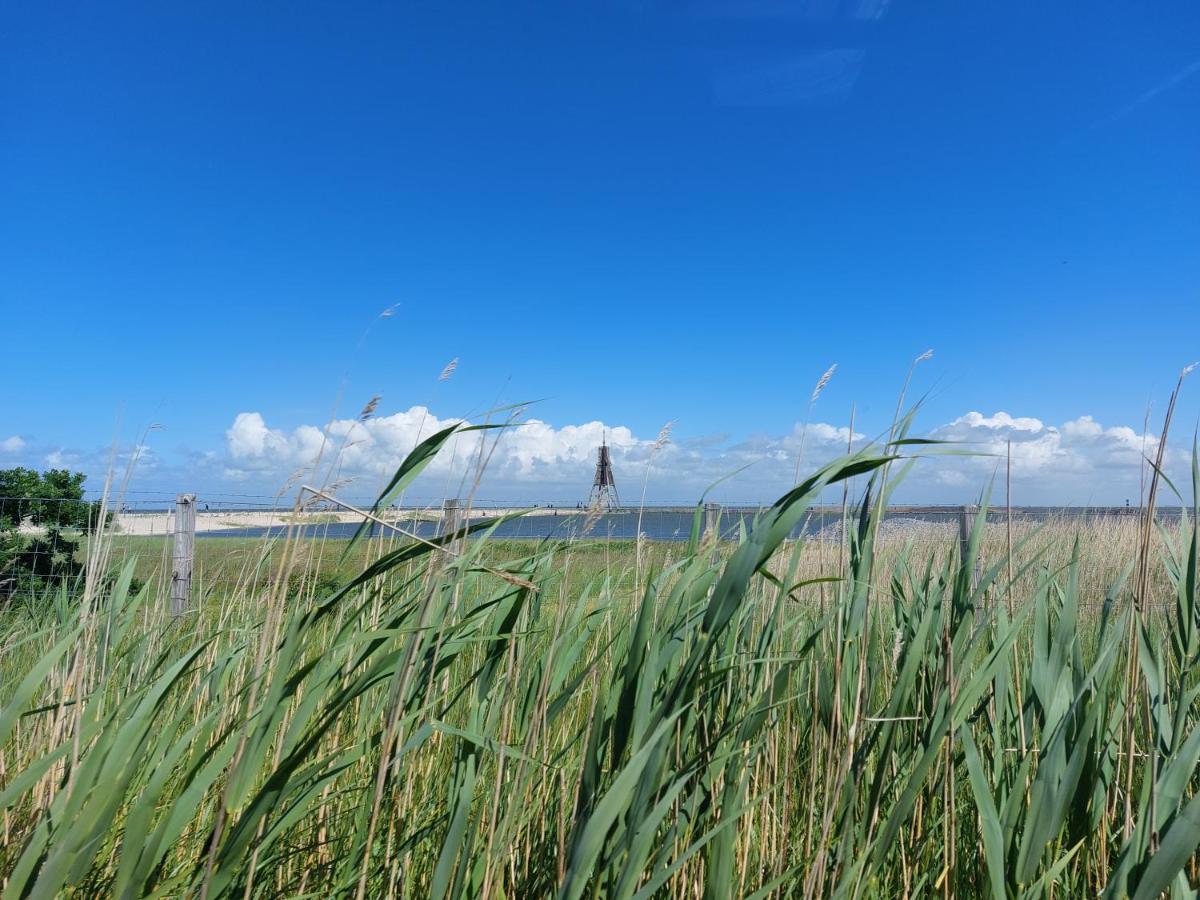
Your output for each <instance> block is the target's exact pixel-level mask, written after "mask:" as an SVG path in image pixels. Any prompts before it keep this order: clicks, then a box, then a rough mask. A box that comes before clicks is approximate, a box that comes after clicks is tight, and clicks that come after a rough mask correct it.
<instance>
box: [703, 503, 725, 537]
mask: <svg viewBox="0 0 1200 900" xmlns="http://www.w3.org/2000/svg"><path fill="white" fill-rule="evenodd" d="M720 523H721V505H720V504H719V503H705V504H704V533H705V534H711V535H712V536H713V539H714V540H718V539H720V537H721V535H720V533H719V532H718V528H719V527H720Z"/></svg>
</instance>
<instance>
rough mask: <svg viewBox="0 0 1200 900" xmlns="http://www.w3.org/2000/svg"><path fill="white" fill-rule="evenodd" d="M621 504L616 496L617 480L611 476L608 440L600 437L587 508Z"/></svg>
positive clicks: (611, 506)
mask: <svg viewBox="0 0 1200 900" xmlns="http://www.w3.org/2000/svg"><path fill="white" fill-rule="evenodd" d="M620 505H621V501H620V499H619V498H618V497H617V482H616V479H614V478H613V467H612V457H611V456H609V453H608V441H607V440H606V439H605V438H601V439H600V446H599V447H598V448H597V449H596V477H595V478H593V479H592V493H591V494H590V495H589V496H588V508H589V509H616V508H617V507H618V506H620Z"/></svg>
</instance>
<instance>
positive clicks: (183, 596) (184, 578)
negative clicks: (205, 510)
mask: <svg viewBox="0 0 1200 900" xmlns="http://www.w3.org/2000/svg"><path fill="white" fill-rule="evenodd" d="M195 546H196V495H195V494H179V495H178V496H176V498H175V548H174V553H173V555H172V566H171V615H172V616H175V617H179V616H182V615H183V614H184V613H185V612H187V610H188V606H189V605H190V603H191V594H192V563H193V560H194V555H195Z"/></svg>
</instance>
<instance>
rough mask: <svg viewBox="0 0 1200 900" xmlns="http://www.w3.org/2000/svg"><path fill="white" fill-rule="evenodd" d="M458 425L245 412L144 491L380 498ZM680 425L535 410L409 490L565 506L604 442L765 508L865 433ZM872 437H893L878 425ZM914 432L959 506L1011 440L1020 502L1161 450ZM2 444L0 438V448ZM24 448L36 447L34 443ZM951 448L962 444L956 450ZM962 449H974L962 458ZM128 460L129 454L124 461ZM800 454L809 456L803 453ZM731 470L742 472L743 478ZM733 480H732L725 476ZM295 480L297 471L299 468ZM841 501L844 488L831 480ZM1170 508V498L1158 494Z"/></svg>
mask: <svg viewBox="0 0 1200 900" xmlns="http://www.w3.org/2000/svg"><path fill="white" fill-rule="evenodd" d="M460 421H461V420H459V419H455V418H451V417H442V416H439V415H437V414H436V413H434V412H433V411H431V410H429V409H427V408H426V407H423V406H414V407H412V408H410V409H407V410H402V411H399V412H394V413H391V414H388V415H380V416H378V417H376V418H372V419H368V420H366V421H359V420H358V419H337V420H335V421H333V422H330V423H328V424H327V425H325V426H321V427H319V426H317V425H314V424H310V423H301V424H293V425H290V426H287V427H284V426H283V425H281V424H279V423H277V422H272V421H269V420H268V419H267V418H266V417H265V416H264V415H262V414H261V413H260V412H256V411H246V412H241V413H238V414H237V415H236V416H235V417H234V418H233V420H232V422H231V423H230V425H229V427H228V429H227V430H226V432H225V446H224V448H222V449H221V450H218V451H216V452H212V451H209V452H204V451H197V452H194V453H190V454H189V453H185V454H184V458H175V457H171V458H170V459H168V458H165V457H160V456H158V455H157V454H152V453H151V452H150V451H149V450H148V449H143V450H142V452H141V453H140V454H139V457H140V458H139V461H138V463H137V477H136V478H135V482H137V487H139V488H146V487H150V486H151V485H152V486H153V487H154V488H156V489H157V488H159V487H161V488H163V490H164V491H165V493H174V492H177V491H180V490H196V491H208V492H210V493H218V492H221V491H228V492H231V493H237V494H245V495H254V496H258V495H263V496H268V497H269V496H274V495H275V493H276V492H277V491H279V489H280V488H281V487H283V486H284V485H287V484H290V485H292V486H294V485H295V484H296V483H297V481H298V480H299V479H302V480H303V481H304V482H307V483H310V484H330V483H333V482H343V481H344V480H345V479H352V480H353V486H351V487H347V488H344V489H339V492H340V493H342V494H343V495H345V496H346V497H347V498H354V499H360V500H361V499H364V498H367V497H372V496H374V494H375V493H376V492H377V490H378V489H379V487H380V486H381V485H382V484H383V483H384V482H385V481H386V479H387V478H388V477H389V476H390V475H391V474H392V473H393V472H394V471H395V469H396V467H397V466H399V465H400V463H401V462H402V461H403V460H404V458H405V457H406V456H407V455H408V454H409V453H410V452H411V451H412V449H413V447H414V446H415V445H416V444H417V443H418V441H420V440H422V439H424V438H427V437H429V436H430V435H432V434H434V433H435V432H436V431H438V430H441V429H443V428H446V427H448V426H450V425H453V424H455V423H458V422H460ZM685 426H686V423H683V425H682V426H681V427H680V428H677V429H676V432H675V433H674V434H673V435H672V439H671V441H670V442H668V443H667V444H666V445H665V446H662V447H661V448H659V449H658V450H657V451H656V450H655V449H654V439H655V437H656V434H657V431H655V432H654V433H651V432H647V433H646V434H645V435H640V434H638V433H636V432H635V431H634V430H633V429H631V428H629V427H628V426H625V425H621V424H610V423H604V422H600V421H589V422H581V423H565V424H556V423H553V422H549V421H546V420H543V419H535V418H531V419H528V420H525V421H523V422H522V423H521V424H519V425H514V426H512V427H509V428H506V429H504V430H502V431H501V430H487V431H472V432H465V433H460V434H458V435H456V436H455V437H454V438H452V439H451V441H450V442H449V443H448V444H447V446H446V447H445V448H444V449H443V451H442V452H441V453H440V454H439V455H438V456H437V457H436V458H435V459H434V461H433V462H432V463H431V465H430V466H429V467H428V468H427V469H426V471H425V473H424V474H423V475H422V477H421V479H419V480H418V482H417V484H416V485H415V486H414V487H413V488H412V490H410V492H409V496H408V499H409V500H410V501H412V502H425V501H426V500H428V501H430V502H434V501H436V500H437V499H439V498H441V497H444V496H447V495H452V494H453V493H455V492H458V491H461V490H466V491H470V490H471V485H472V484H473V482H474V473H475V469H476V466H477V464H478V461H479V459H480V456H481V454H482V456H483V457H485V458H486V468H485V471H484V475H483V479H482V482H481V486H480V488H479V490H478V492H477V493H476V495H477V496H478V497H481V498H484V499H493V500H506V501H509V500H512V501H515V500H522V501H526V502H570V503H574V502H575V501H576V500H582V499H585V498H586V496H587V492H588V488H589V487H590V485H591V480H592V473H593V471H594V466H595V453H596V447H597V445H598V444H599V443H600V441H601V439H602V438H604V439H606V440H607V441H608V443H609V446H610V447H611V449H612V456H613V462H614V466H615V469H616V475H617V486H618V489H619V491H620V493H621V497H622V499H624V500H626V501H627V502H636V501H637V500H638V499H639V498H640V496H641V488H642V483H643V479H645V481H646V484H647V492H646V496H647V499H648V500H649V501H650V502H678V503H691V502H694V501H695V500H697V499H698V498H699V496H700V495H701V493H702V492H704V491H705V490H706V489H707V488H708V487H709V486H710V485H713V484H714V483H717V482H720V484H719V486H718V487H717V488H716V489H715V492H714V493H713V494H712V495H710V496H711V497H712V499H716V500H719V501H727V502H770V501H772V500H774V499H775V498H776V497H778V496H779V495H780V494H782V493H783V492H784V491H786V490H787V489H788V488H789V487H791V485H792V484H793V483H794V480H795V478H796V474H797V460H798V459H800V465H799V470H800V473H801V474H802V475H803V474H807V473H810V472H812V471H813V470H814V469H816V468H817V467H818V466H820V465H822V464H823V463H825V462H828V461H829V460H830V459H833V458H834V457H836V456H840V455H841V454H843V453H845V452H846V445H847V442H848V441H850V440H851V437H853V445H854V447H855V448H856V449H857V448H861V447H863V446H865V445H866V444H867V443H868V442H869V441H870V440H872V438H871V437H869V436H868V434H864V433H862V432H857V431H856V432H855V434H854V435H853V436H851V435H850V433H849V430H848V429H847V428H846V427H845V426H844V425H837V424H833V423H827V422H814V423H810V424H808V425H807V426H805V425H801V424H797V425H794V426H793V427H792V428H790V429H789V430H787V431H785V432H784V433H782V434H778V433H777V434H766V433H760V434H754V435H748V436H742V437H737V436H734V437H730V436H729V435H726V434H710V435H704V434H700V435H696V434H692V435H689V434H687V433H686V431H685V430H684V428H685ZM867 431H868V432H869V434H871V435H878V434H880V433H886V423H885V424H884V425H882V426H880V425H879V423H874V424H872V425H871V426H870V428H869V429H867ZM914 433H915V434H917V435H921V436H927V437H932V438H935V439H938V440H941V441H946V442H950V446H948V447H939V446H934V447H922V446H913V447H909V448H906V452H908V453H913V454H918V455H921V456H922V457H924V458H923V459H921V460H920V461H919V463H918V465H917V466H916V467H915V468H914V469H913V470H912V472H911V473H910V474H909V475H908V476H907V477H906V479H905V481H904V482H903V484H902V485H901V487H900V489H899V492H898V493H897V494H896V499H897V501H899V502H914V503H964V502H970V501H973V500H974V499H976V498H977V497H978V496H979V494H980V492H981V491H982V490H983V488H984V487H985V486H986V485H987V483H988V482H989V480H991V479H996V481H997V483H998V484H999V485H1002V484H1003V480H1004V474H1005V461H1006V460H1005V457H1006V455H1007V452H1008V445H1009V442H1010V441H1011V444H1012V463H1013V466H1012V469H1013V496H1014V501H1015V502H1016V503H1018V504H1034V505H1058V504H1087V503H1095V504H1120V503H1123V502H1124V501H1125V499H1131V500H1132V501H1133V502H1137V498H1138V496H1139V488H1140V480H1141V475H1142V472H1143V468H1144V462H1143V453H1145V454H1147V455H1149V456H1151V457H1153V456H1154V455H1155V453H1156V451H1157V438H1156V437H1155V436H1154V435H1143V434H1142V433H1141V430H1140V429H1135V428H1131V427H1128V426H1125V425H1110V424H1106V423H1103V422H1101V421H1098V420H1097V419H1096V418H1095V417H1093V416H1089V415H1083V416H1079V417H1077V418H1074V419H1071V420H1069V421H1064V422H1062V423H1060V424H1052V423H1049V422H1046V421H1044V420H1042V419H1039V418H1036V417H1032V416H1021V415H1017V414H1015V413H1009V412H1006V411H995V412H991V413H984V412H980V411H974V410H973V411H970V412H967V413H965V414H963V415H961V416H958V417H956V418H952V419H950V420H949V421H946V422H944V423H943V424H940V425H936V426H935V427H932V428H930V427H928V425H926V426H925V427H918V428H917V429H916V430H915V432H914ZM1187 445H1188V442H1187V441H1186V440H1184V439H1180V440H1179V441H1177V442H1176V443H1175V445H1173V446H1172V447H1170V448H1169V452H1168V453H1167V454H1166V461H1167V469H1168V471H1169V472H1170V473H1171V474H1172V477H1173V479H1174V480H1175V482H1176V484H1178V485H1179V486H1180V487H1183V486H1185V485H1187V484H1189V479H1188V474H1187V473H1188V465H1187V463H1188V462H1189V459H1190V457H1189V450H1188V446H1187ZM10 446H11V444H10V443H9V442H8V441H5V442H0V447H2V448H3V449H5V450H8V449H9V448H10ZM23 449H24V450H25V451H26V452H28V449H29V447H28V445H25V446H24V447H23ZM947 449H953V450H955V451H957V452H956V453H955V454H947V453H946V452H945V451H946V450H947ZM963 451H965V452H966V453H967V454H969V455H966V456H964V455H961V453H962V452H963ZM39 455H44V459H45V463H46V464H47V465H50V466H55V467H65V468H73V469H78V470H80V471H87V472H88V474H89V476H91V477H92V479H93V485H94V486H98V485H99V484H100V483H102V482H103V478H104V473H105V472H106V471H107V470H108V468H109V466H110V465H112V464H113V461H114V457H113V455H112V451H111V448H102V449H101V448H98V449H96V450H95V451H91V452H85V451H79V450H75V449H71V448H58V449H55V448H46V450H43V451H40V454H39ZM132 455H133V448H128V447H125V448H120V452H118V453H117V455H116V467H115V470H116V471H123V470H124V464H125V463H126V462H127V461H128V460H129V458H130V457H131V456H132ZM801 456H802V458H801ZM734 473H736V474H734ZM731 474H732V475H734V477H732V478H729V479H728V480H722V479H726V476H730V475H731ZM293 476H296V477H293ZM836 493H837V495H838V496H837V499H840V493H841V491H840V488H838V489H836ZM1163 502H1166V503H1171V502H1174V500H1173V498H1166V497H1164V501H1163Z"/></svg>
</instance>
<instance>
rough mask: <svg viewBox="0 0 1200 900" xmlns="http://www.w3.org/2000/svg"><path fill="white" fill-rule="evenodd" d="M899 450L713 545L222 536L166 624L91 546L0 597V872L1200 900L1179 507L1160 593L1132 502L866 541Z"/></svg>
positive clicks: (1157, 561)
mask: <svg viewBox="0 0 1200 900" xmlns="http://www.w3.org/2000/svg"><path fill="white" fill-rule="evenodd" d="M447 436H448V434H443V435H439V436H437V437H436V438H433V439H430V440H431V441H433V442H434V443H433V445H431V446H430V447H426V448H424V449H420V448H419V450H418V451H416V452H414V455H413V457H410V460H409V461H408V462H407V463H406V464H405V466H404V467H402V469H401V471H400V473H398V476H397V483H396V484H397V486H398V487H397V489H402V488H403V486H404V484H405V483H407V481H410V480H411V479H412V478H413V477H415V475H416V474H417V473H418V472H419V471H420V468H421V466H422V465H423V463H424V462H425V461H427V460H428V458H430V457H431V454H432V452H433V451H436V449H437V447H438V446H439V445H440V442H441V441H444V440H445V439H446V437H447ZM888 460H889V454H888V453H886V452H882V451H878V450H876V451H873V452H863V453H860V454H857V455H855V456H853V457H849V458H847V459H844V460H840V461H838V462H837V463H834V464H832V465H831V466H830V467H828V468H826V469H823V470H821V471H820V472H819V473H818V474H817V475H816V476H814V477H813V479H812V480H810V481H809V482H806V483H805V485H803V486H801V487H800V488H797V489H796V490H795V491H792V492H790V493H789V494H788V495H786V496H785V497H783V498H781V499H780V501H779V502H778V503H777V504H775V505H774V506H773V507H771V508H770V509H769V510H767V511H765V512H764V513H763V515H762V516H761V517H760V518H759V520H758V522H757V523H756V525H755V527H754V528H753V529H752V530H751V532H750V534H749V535H748V536H747V538H746V539H745V540H743V541H740V542H737V543H729V544H724V545H721V546H720V547H715V546H712V545H709V544H707V543H705V541H704V540H703V537H702V535H700V534H699V533H698V532H697V533H696V534H694V535H693V540H692V542H690V543H689V544H685V545H681V544H653V545H644V546H642V547H638V546H636V545H634V544H621V543H616V542H613V543H609V542H604V541H588V542H576V543H571V542H566V543H546V544H540V543H534V542H507V543H505V542H496V543H492V542H489V541H485V540H473V541H468V542H467V543H466V545H465V549H464V551H463V553H462V554H461V555H449V554H446V553H444V552H442V551H441V550H440V549H439V548H438V547H434V546H430V545H429V544H426V543H419V544H407V543H401V542H394V543H390V542H382V541H362V542H357V543H353V544H348V543H347V542H328V543H322V542H320V541H314V540H304V541H294V542H291V543H286V542H279V543H275V544H267V543H264V542H259V541H242V540H239V539H221V540H216V539H214V540H201V541H198V542H197V545H196V546H197V553H198V560H197V573H198V575H197V582H198V588H199V598H198V602H197V604H196V608H195V609H194V610H193V611H192V612H191V613H190V614H189V615H187V616H186V617H184V618H183V619H180V620H172V619H171V618H170V616H169V614H168V612H167V609H168V606H167V603H166V599H165V590H164V588H165V585H164V583H163V580H162V578H161V566H162V560H163V559H164V552H165V548H164V547H163V545H162V543H161V541H160V540H156V539H141V538H129V537H120V536H116V537H111V538H107V539H104V538H102V539H99V540H96V541H93V542H92V544H91V546H90V547H89V557H90V562H91V564H92V572H91V578H90V581H89V582H88V584H87V585H86V586H81V587H80V588H79V590H77V591H76V592H74V593H72V592H69V591H64V592H63V593H62V594H58V595H47V596H45V597H43V598H40V602H37V603H27V604H20V605H16V606H11V607H9V608H8V609H7V610H6V611H5V612H4V613H2V614H0V646H2V647H3V657H2V660H0V752H2V757H0V808H2V809H3V823H2V826H3V838H4V840H3V841H2V842H0V877H2V878H3V891H4V894H5V896H6V897H7V896H13V897H20V896H54V895H58V894H64V893H66V894H78V895H105V896H108V895H114V896H150V895H169V896H184V895H187V896H200V897H225V896H263V897H268V896H269V897H274V896H319V897H326V896H348V897H353V896H370V897H407V896H412V897H425V896H432V897H448V896H456V897H457V896H467V897H494V898H500V897H506V898H518V897H519V898H524V897H542V896H559V897H564V898H581V897H589V898H590V897H651V896H670V897H685V896H686V897H698V896H705V897H711V898H717V897H722V898H723V897H729V896H751V895H758V896H767V895H774V896H789V897H790V896H809V897H826V896H882V897H892V896H903V895H910V896H924V895H930V894H943V895H945V896H981V895H989V894H990V895H992V896H996V897H1002V896H1012V895H1022V896H1055V897H1081V896H1097V895H1106V896H1110V897H1120V896H1126V895H1131V896H1135V897H1154V896H1158V895H1160V894H1161V893H1163V892H1164V891H1170V892H1172V896H1191V895H1192V894H1191V893H1190V892H1191V891H1193V890H1194V889H1195V886H1196V884H1197V876H1198V873H1197V863H1196V855H1195V854H1196V847H1197V844H1198V843H1200V799H1197V798H1198V797H1200V794H1198V793H1197V787H1200V784H1198V782H1197V776H1196V770H1197V762H1198V761H1200V728H1198V727H1197V724H1198V716H1197V708H1196V703H1197V677H1196V676H1197V672H1198V671H1200V604H1198V603H1197V589H1196V572H1197V549H1198V547H1200V541H1198V538H1197V534H1196V532H1195V530H1194V528H1193V527H1192V525H1191V523H1189V522H1182V523H1180V525H1179V526H1178V527H1177V528H1170V529H1165V530H1163V531H1162V532H1161V533H1159V534H1157V535H1156V536H1155V537H1154V550H1155V555H1154V557H1153V559H1152V560H1149V562H1150V563H1152V565H1151V570H1152V573H1153V576H1154V577H1152V578H1150V579H1148V580H1147V581H1146V588H1145V590H1144V591H1142V593H1141V597H1142V601H1143V602H1142V603H1141V606H1140V608H1139V607H1137V606H1135V604H1134V602H1133V594H1134V592H1133V590H1132V589H1131V586H1132V585H1134V584H1137V583H1138V582H1137V581H1136V578H1135V580H1133V581H1131V580H1130V579H1129V578H1128V575H1129V572H1130V571H1131V570H1132V569H1134V568H1135V567H1136V564H1137V562H1138V552H1139V551H1138V546H1139V542H1138V539H1139V535H1138V532H1137V530H1136V523H1135V524H1134V525H1133V526H1125V525H1122V526H1120V527H1118V526H1116V525H1115V524H1113V525H1111V527H1110V526H1109V525H1094V526H1088V528H1083V529H1072V528H1069V527H1067V526H1064V525H1061V524H1059V525H1054V526H1051V527H1049V528H1046V529H1042V530H1040V531H1033V532H1029V533H1027V534H1025V533H1022V534H1018V535H1017V544H1016V547H1015V551H1014V554H1013V556H1012V560H1011V563H1012V565H1011V568H1012V578H1011V580H1010V578H1009V569H1010V565H1009V560H1008V559H1007V558H1006V552H1007V544H1006V541H1005V539H1004V536H1003V535H1002V534H1000V533H997V532H996V531H995V530H989V529H985V528H984V527H983V526H982V524H980V525H978V526H977V528H976V530H975V533H974V536H973V539H972V544H971V547H970V550H969V551H968V553H967V554H966V557H965V558H960V555H959V553H958V550H957V544H956V541H955V540H954V538H953V536H951V535H949V534H945V533H942V532H936V533H935V532H931V533H930V535H929V536H928V540H925V539H923V540H921V541H919V542H916V543H905V542H903V541H897V540H894V539H887V538H884V539H880V540H877V524H878V522H879V516H880V512H881V507H880V506H879V505H878V504H877V502H876V499H875V498H877V497H879V495H880V489H881V488H882V487H884V482H885V480H886V478H887V477H888V476H887V463H888ZM851 475H854V476H856V477H857V478H858V479H859V481H860V483H861V482H862V481H865V480H867V479H871V480H872V489H871V490H870V492H869V493H868V497H869V498H871V499H869V500H867V501H865V502H864V504H863V507H862V509H861V510H860V511H859V512H860V516H859V518H857V519H856V521H855V525H856V526H857V528H856V530H855V531H854V534H853V537H852V538H851V539H850V540H849V542H848V545H847V546H846V547H845V548H844V549H845V552H844V553H843V548H842V547H840V546H839V545H836V544H823V545H813V544H806V543H803V542H785V541H784V537H785V536H786V535H787V534H788V533H790V531H791V530H792V527H793V526H794V525H795V524H796V523H797V522H798V521H800V520H801V519H802V518H803V516H804V515H805V511H806V509H807V507H808V505H809V504H810V503H811V502H813V501H814V499H815V498H816V497H817V496H819V494H820V491H821V489H822V487H824V486H826V485H828V484H833V483H836V482H838V481H840V480H841V479H843V478H846V477H848V476H851ZM384 502H387V498H386V497H385V498H384ZM1121 529H1124V530H1121ZM1089 548H1090V549H1089ZM344 554H345V555H344ZM343 555H344V556H343ZM976 557H978V558H980V559H981V560H982V561H983V564H982V566H981V574H980V577H979V579H978V582H976V578H975V574H974V573H975V559H976ZM114 567H115V568H117V569H118V570H119V572H120V575H119V576H118V577H116V578H107V577H104V573H105V572H107V571H110V570H111V569H113V568H114ZM135 579H136V581H138V582H140V583H141V587H140V588H139V589H136V590H135V589H134V588H133V587H131V585H132V584H133V583H134V581H135ZM1106 598H1107V600H1106Z"/></svg>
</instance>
